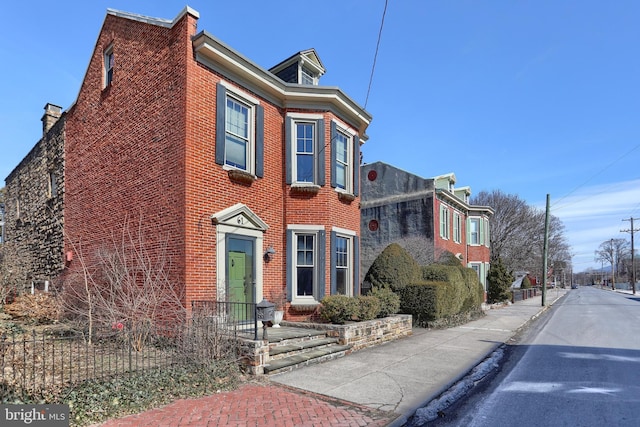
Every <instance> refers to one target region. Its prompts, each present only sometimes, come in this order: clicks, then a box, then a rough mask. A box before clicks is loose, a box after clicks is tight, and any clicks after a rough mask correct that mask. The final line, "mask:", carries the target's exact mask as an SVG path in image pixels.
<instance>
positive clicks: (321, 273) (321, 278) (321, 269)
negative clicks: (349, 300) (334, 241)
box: [314, 230, 327, 302]
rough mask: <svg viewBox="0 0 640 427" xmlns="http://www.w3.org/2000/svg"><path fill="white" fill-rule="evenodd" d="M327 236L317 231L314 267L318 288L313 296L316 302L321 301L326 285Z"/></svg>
mask: <svg viewBox="0 0 640 427" xmlns="http://www.w3.org/2000/svg"><path fill="white" fill-rule="evenodd" d="M326 239H327V235H326V232H325V231H324V230H320V231H318V266H317V267H316V269H317V272H318V286H317V288H316V289H315V292H316V294H315V295H314V296H315V298H316V301H318V302H320V301H322V298H324V295H325V287H326V283H327V278H326V275H325V270H326V269H325V264H326V262H327V260H326V255H325V250H326V247H327V242H326Z"/></svg>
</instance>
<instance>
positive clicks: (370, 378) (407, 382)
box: [271, 289, 570, 425]
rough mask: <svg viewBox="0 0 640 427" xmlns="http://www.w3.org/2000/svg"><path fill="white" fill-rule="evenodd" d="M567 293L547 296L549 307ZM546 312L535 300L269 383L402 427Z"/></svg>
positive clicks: (559, 291) (284, 375) (418, 333)
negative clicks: (383, 416)
mask: <svg viewBox="0 0 640 427" xmlns="http://www.w3.org/2000/svg"><path fill="white" fill-rule="evenodd" d="M566 292H570V291H569V290H565V289H550V290H548V291H547V296H546V302H547V307H549V306H550V305H551V304H553V303H554V302H555V301H557V300H558V299H559V298H560V297H562V296H563V295H564V294H565V293H566ZM547 307H544V308H543V307H542V297H541V296H537V297H534V298H530V299H527V300H524V301H519V302H517V303H515V304H513V305H509V306H506V307H502V308H495V309H491V310H488V311H487V312H486V313H487V315H486V316H485V317H483V318H482V319H479V320H475V321H473V322H470V323H467V324H465V325H463V326H459V327H454V328H450V329H445V330H427V329H420V328H415V329H414V330H413V335H412V336H410V337H407V338H403V339H401V340H398V341H392V342H389V343H386V344H383V345H380V346H376V347H372V348H369V349H365V350H361V351H358V352H355V353H352V354H350V355H349V356H347V357H344V358H341V359H337V360H334V361H331V362H328V363H322V364H319V365H313V366H309V367H305V368H301V369H297V370H295V371H292V372H286V373H282V374H277V375H274V376H272V377H271V382H272V383H279V384H283V385H286V386H289V387H295V388H299V389H302V390H306V391H310V392H313V393H317V394H320V395H325V396H329V397H331V398H335V399H339V400H343V401H348V402H353V403H356V404H358V405H362V406H365V407H370V408H372V409H376V410H381V411H388V412H393V413H395V414H397V419H396V421H395V422H393V423H392V424H391V425H402V424H404V422H406V420H407V419H408V418H409V417H410V416H411V415H413V414H414V412H415V411H416V410H417V409H418V408H421V407H423V406H426V404H427V403H428V402H430V401H431V400H433V399H435V398H436V397H438V396H439V395H440V394H442V393H443V392H444V391H446V390H447V389H448V388H449V387H451V386H452V385H453V384H455V383H456V382H458V381H459V380H460V379H461V378H463V377H464V376H465V375H466V374H467V373H468V372H469V371H470V370H471V369H473V368H474V367H475V366H476V365H477V364H479V363H480V362H482V360H484V359H485V358H486V357H487V356H488V355H490V354H491V353H492V352H493V351H494V350H495V349H497V348H498V347H499V346H501V345H502V344H503V343H505V342H506V341H508V340H509V338H511V337H512V336H513V335H515V333H516V332H517V331H518V330H519V329H520V328H521V327H522V326H524V325H525V324H526V323H527V322H529V321H530V320H531V319H533V318H535V317H537V316H538V315H539V314H540V313H541V312H542V311H543V310H544V309H546V308H547Z"/></svg>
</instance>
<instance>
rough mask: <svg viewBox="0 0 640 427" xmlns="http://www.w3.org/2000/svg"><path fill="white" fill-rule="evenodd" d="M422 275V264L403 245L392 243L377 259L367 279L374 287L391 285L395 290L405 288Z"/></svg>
mask: <svg viewBox="0 0 640 427" xmlns="http://www.w3.org/2000/svg"><path fill="white" fill-rule="evenodd" d="M419 277H420V266H419V265H418V264H417V263H416V261H415V260H414V259H413V258H412V257H411V255H410V254H409V252H407V251H406V250H405V249H404V248H403V247H402V246H400V245H399V244H397V243H392V244H390V245H389V246H387V247H386V248H385V249H384V251H382V253H381V254H380V255H378V257H377V258H376V259H375V261H374V262H373V264H371V267H369V271H367V274H366V276H365V280H366V281H368V282H371V285H372V287H374V288H385V287H390V288H391V290H393V291H398V290H400V289H402V288H404V287H405V286H406V285H407V284H409V283H413V282H415V281H416V280H418V279H419Z"/></svg>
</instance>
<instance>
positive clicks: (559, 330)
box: [428, 287, 640, 427]
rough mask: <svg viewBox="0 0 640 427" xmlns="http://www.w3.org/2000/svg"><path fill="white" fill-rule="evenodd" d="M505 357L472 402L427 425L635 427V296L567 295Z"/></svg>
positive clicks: (638, 394) (639, 393) (638, 402)
mask: <svg viewBox="0 0 640 427" xmlns="http://www.w3.org/2000/svg"><path fill="white" fill-rule="evenodd" d="M506 354H507V357H506V361H505V362H504V364H503V365H502V366H501V368H500V370H498V372H497V373H495V374H494V375H493V376H492V377H490V378H488V379H487V380H485V382H484V383H483V384H480V385H479V386H478V387H476V390H477V391H476V392H474V394H473V395H471V396H467V397H466V398H463V399H461V401H460V402H458V403H457V404H455V405H453V406H452V407H450V408H449V409H448V410H447V413H444V414H442V415H443V418H440V419H439V420H436V421H434V422H432V423H429V424H428V425H430V426H476V427H480V426H491V427H499V426H517V427H526V426H535V427H542V426H553V427H557V426H572V427H575V426H598V427H605V426H607V427H608V426H616V427H617V426H639V425H640V295H637V296H632V295H625V294H619V293H615V292H611V291H607V290H599V289H595V288H590V287H583V288H579V289H576V290H572V291H571V292H569V293H568V295H567V296H566V297H565V298H564V299H563V300H561V301H559V302H558V303H556V304H555V305H554V306H553V307H552V308H551V309H550V310H548V311H547V312H546V313H545V314H544V315H543V316H541V317H540V318H539V319H538V320H537V321H535V322H533V323H532V325H531V326H530V327H529V329H528V330H527V331H526V332H524V333H523V334H522V335H521V336H520V337H519V338H518V340H517V341H516V342H515V343H514V345H510V346H508V349H507V351H506Z"/></svg>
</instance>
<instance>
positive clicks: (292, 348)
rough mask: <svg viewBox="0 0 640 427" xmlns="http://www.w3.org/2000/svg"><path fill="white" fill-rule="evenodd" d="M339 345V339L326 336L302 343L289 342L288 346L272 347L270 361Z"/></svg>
mask: <svg viewBox="0 0 640 427" xmlns="http://www.w3.org/2000/svg"><path fill="white" fill-rule="evenodd" d="M337 343H338V339H337V338H329V337H326V336H321V337H318V338H314V339H305V340H302V341H295V340H289V341H287V344H278V345H272V346H271V347H270V348H269V359H270V360H277V359H283V358H285V357H288V356H295V355H296V354H300V353H304V352H305V351H307V350H308V349H311V348H313V349H319V348H322V347H327V346H330V345H331V344H337Z"/></svg>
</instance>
